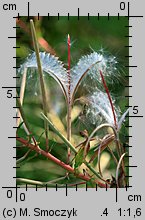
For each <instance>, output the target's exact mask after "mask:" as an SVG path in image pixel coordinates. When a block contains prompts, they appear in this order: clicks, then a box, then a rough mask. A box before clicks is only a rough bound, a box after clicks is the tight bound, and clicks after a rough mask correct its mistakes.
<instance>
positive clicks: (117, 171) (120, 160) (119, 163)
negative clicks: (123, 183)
mask: <svg viewBox="0 0 145 220" xmlns="http://www.w3.org/2000/svg"><path fill="white" fill-rule="evenodd" d="M125 154H126V153H124V154H122V155H121V157H120V159H119V162H118V165H117V168H116V183H117V187H119V183H118V177H119V168H120V165H121V163H122V160H123V158H124V156H125Z"/></svg>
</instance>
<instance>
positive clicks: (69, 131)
mask: <svg viewBox="0 0 145 220" xmlns="http://www.w3.org/2000/svg"><path fill="white" fill-rule="evenodd" d="M67 46H68V71H67V75H68V110H67V139H68V140H69V141H71V94H70V92H71V91H70V89H71V75H70V68H71V52H70V46H71V40H70V36H69V34H68V38H67ZM70 156H71V151H70V148H68V158H67V163H69V160H70Z"/></svg>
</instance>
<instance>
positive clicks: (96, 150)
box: [17, 20, 128, 187]
mask: <svg viewBox="0 0 145 220" xmlns="http://www.w3.org/2000/svg"><path fill="white" fill-rule="evenodd" d="M30 27H31V33H32V39H33V44H34V49H35V52H33V53H32V54H31V55H29V56H28V58H27V59H26V61H25V62H24V64H22V65H21V68H20V69H19V70H18V74H19V75H20V76H21V85H20V91H19V94H17V106H18V107H19V111H18V112H17V115H19V116H20V118H21V120H19V119H18V120H17V126H19V127H22V128H23V129H24V131H25V132H26V134H27V138H23V137H20V135H19V133H18V132H17V143H18V145H21V146H22V147H24V148H26V149H27V151H26V153H25V154H24V155H23V156H22V157H21V158H19V159H18V160H17V163H18V164H21V162H23V161H24V160H26V159H27V157H28V154H29V153H30V152H32V151H33V152H35V155H34V156H35V157H38V156H39V155H41V156H43V157H45V158H47V159H49V160H51V161H53V162H54V163H56V164H57V165H58V166H60V167H62V168H63V169H64V170H65V171H66V174H65V176H63V177H60V178H57V179H54V180H51V181H48V182H47V181H45V182H41V181H39V180H37V181H36V180H32V179H26V178H17V182H18V183H20V184H22V183H27V184H30V185H34V184H37V185H39V186H45V185H46V184H47V185H48V187H49V186H50V187H53V186H55V184H56V183H57V185H58V186H59V187H64V186H65V185H64V184H62V183H60V181H62V180H66V182H65V183H67V180H68V186H70V187H73V186H74V185H75V183H77V184H78V185H79V184H80V185H83V184H85V183H87V184H89V185H90V187H96V184H97V185H98V186H99V187H106V186H107V187H116V186H117V187H124V186H125V184H126V180H125V175H126V169H125V161H124V156H125V155H126V152H125V150H124V147H123V143H122V142H121V141H120V139H119V133H120V129H121V127H122V124H123V122H124V120H125V116H126V115H127V114H128V110H127V111H126V112H124V113H123V114H121V111H120V109H119V107H116V106H115V99H114V98H113V97H112V95H111V94H110V91H109V88H108V85H107V82H108V81H109V80H111V81H113V82H116V80H117V79H118V78H119V71H118V69H117V61H116V58H115V57H113V56H108V55H104V54H103V53H101V52H96V51H93V52H92V53H90V54H88V55H85V56H82V57H81V58H80V60H79V61H78V63H77V64H76V65H75V66H73V67H71V51H70V48H71V39H70V36H69V35H68V38H67V47H68V65H67V66H68V68H67V69H66V68H65V67H64V65H63V63H62V62H61V61H59V59H58V58H57V57H55V56H54V55H51V54H49V53H46V52H39V48H38V42H37V37H36V31H35V27H34V24H33V21H32V20H31V21H30ZM36 70H37V71H36ZM28 74H29V76H28V77H29V78H33V77H34V74H37V76H39V84H40V91H41V102H42V105H43V110H42V112H41V113H40V116H41V118H42V119H43V121H44V134H45V148H44V146H43V148H42V147H41V137H40V138H39V140H37V139H36V137H35V133H34V132H32V131H31V129H30V126H29V123H28V120H27V117H26V115H25V110H24V106H23V99H24V92H25V86H26V84H27V80H26V79H27V75H28ZM47 74H48V75H49V76H51V77H52V78H53V79H54V80H55V81H56V82H57V83H58V84H59V86H60V88H61V90H62V92H63V95H64V97H65V103H66V108H67V119H66V121H67V123H66V129H67V132H66V133H67V135H66V137H65V135H63V134H62V133H61V131H59V130H58V128H57V126H56V125H54V123H53V121H51V120H50V119H49V112H48V101H47V98H48V97H47V86H46V83H45V77H44V75H47ZM84 79H86V80H84ZM82 82H83V83H82ZM79 87H82V88H81V89H83V87H84V90H85V93H84V94H83V95H82V96H81V97H77V98H76V92H77V91H78V88H79ZM51 97H53V94H51ZM76 103H78V105H81V107H82V111H81V112H80V113H79V115H78V117H77V120H80V121H82V123H85V121H88V120H90V123H91V125H92V126H91V128H89V127H88V126H87V124H86V128H85V129H84V130H80V131H79V132H80V137H81V140H82V141H81V142H80V139H79V140H78V143H77V144H75V145H74V144H73V141H72V133H73V130H72V111H73V107H74V105H75V104H76ZM50 131H53V132H54V133H55V134H56V135H57V136H58V137H59V138H60V139H61V141H62V143H63V144H64V145H65V146H66V149H67V153H66V160H65V162H64V161H62V159H61V158H60V159H58V158H57V157H56V156H54V155H53V153H52V151H51V148H52V146H50V141H49V133H50ZM44 134H42V135H44ZM112 146H113V148H112ZM106 150H107V151H109V153H110V155H111V160H112V161H114V164H115V167H116V168H115V172H113V173H112V172H111V170H110V172H109V173H108V175H107V176H106V175H105V176H104V171H103V168H102V166H103V161H102V160H101V155H102V153H103V152H104V151H106ZM96 162H97V166H94V164H96ZM70 175H73V177H74V179H73V183H70V181H69V177H70ZM74 180H75V181H74Z"/></svg>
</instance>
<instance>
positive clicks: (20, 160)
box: [16, 149, 31, 164]
mask: <svg viewBox="0 0 145 220" xmlns="http://www.w3.org/2000/svg"><path fill="white" fill-rule="evenodd" d="M30 152H31V149H29V150H28V151H27V152H26V153H25V154H24V155H23V156H22V157H21V158H19V159H17V160H16V164H19V163H21V162H23V161H24V160H25V159H26V158H27V156H28V155H29V153H30Z"/></svg>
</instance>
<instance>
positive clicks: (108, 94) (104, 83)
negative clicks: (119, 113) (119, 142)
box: [100, 70, 117, 128]
mask: <svg viewBox="0 0 145 220" xmlns="http://www.w3.org/2000/svg"><path fill="white" fill-rule="evenodd" d="M100 75H101V78H102V82H103V86H104V88H105V91H106V93H107V96H108V99H109V102H110V105H111V109H112V113H113V118H114V124H115V127H116V128H117V121H116V115H115V110H114V105H113V102H112V99H111V96H110V92H109V89H108V87H107V84H106V82H105V79H104V76H103V73H102V71H101V70H100Z"/></svg>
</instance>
